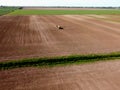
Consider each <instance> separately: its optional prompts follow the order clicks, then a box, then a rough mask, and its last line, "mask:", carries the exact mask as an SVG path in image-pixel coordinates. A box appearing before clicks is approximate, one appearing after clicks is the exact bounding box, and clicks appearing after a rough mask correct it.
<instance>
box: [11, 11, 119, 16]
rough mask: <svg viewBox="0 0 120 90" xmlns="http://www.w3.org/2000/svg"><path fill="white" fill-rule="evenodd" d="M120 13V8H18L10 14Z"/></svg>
mask: <svg viewBox="0 0 120 90" xmlns="http://www.w3.org/2000/svg"><path fill="white" fill-rule="evenodd" d="M64 14H69V15H74V14H98V15H104V14H105V15H106V14H112V15H113V14H120V10H16V11H14V12H12V13H10V15H64Z"/></svg>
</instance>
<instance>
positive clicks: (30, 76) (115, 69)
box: [0, 60, 120, 90]
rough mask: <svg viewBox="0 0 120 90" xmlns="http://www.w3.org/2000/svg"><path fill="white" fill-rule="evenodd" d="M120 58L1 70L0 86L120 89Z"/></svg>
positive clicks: (14, 89)
mask: <svg viewBox="0 0 120 90" xmlns="http://www.w3.org/2000/svg"><path fill="white" fill-rule="evenodd" d="M119 89H120V60H115V61H106V62H97V63H94V64H84V65H78V66H76V65H74V66H65V67H53V68H32V67H30V68H18V69H12V70H5V71H0V90H119Z"/></svg>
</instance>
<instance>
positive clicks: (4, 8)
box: [0, 7, 18, 15]
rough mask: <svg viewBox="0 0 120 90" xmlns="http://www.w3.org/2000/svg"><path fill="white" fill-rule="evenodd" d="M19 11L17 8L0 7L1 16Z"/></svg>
mask: <svg viewBox="0 0 120 90" xmlns="http://www.w3.org/2000/svg"><path fill="white" fill-rule="evenodd" d="M16 9H18V8H17V7H0V15H5V14H8V13H10V12H13V11H14V10H16Z"/></svg>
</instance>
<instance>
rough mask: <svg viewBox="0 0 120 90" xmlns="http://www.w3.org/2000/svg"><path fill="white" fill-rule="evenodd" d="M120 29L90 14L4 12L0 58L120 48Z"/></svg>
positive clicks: (93, 51)
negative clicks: (22, 14) (6, 13)
mask: <svg viewBox="0 0 120 90" xmlns="http://www.w3.org/2000/svg"><path fill="white" fill-rule="evenodd" d="M56 25H61V26H62V27H64V29H63V30H58V28H57V27H56ZM119 29H120V23H119V22H113V21H106V20H104V19H97V18H96V17H91V16H89V15H44V16H43V15H40V16H37V15H32V16H1V17H0V61H5V60H13V59H21V58H31V57H44V56H63V55H70V54H90V53H108V52H114V51H120V42H119V41H120V30H119Z"/></svg>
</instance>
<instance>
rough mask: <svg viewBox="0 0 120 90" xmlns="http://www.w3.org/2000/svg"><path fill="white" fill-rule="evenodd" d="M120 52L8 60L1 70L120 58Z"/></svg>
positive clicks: (0, 63) (1, 66)
mask: <svg viewBox="0 0 120 90" xmlns="http://www.w3.org/2000/svg"><path fill="white" fill-rule="evenodd" d="M119 58H120V53H110V54H90V55H71V56H62V57H54V58H32V59H23V60H14V61H8V62H0V70H5V69H12V68H19V67H33V66H39V67H43V66H57V65H66V64H80V63H87V62H95V61H102V60H111V59H112V60H113V59H119Z"/></svg>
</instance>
